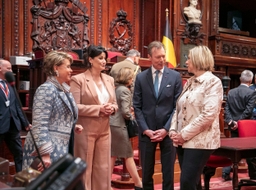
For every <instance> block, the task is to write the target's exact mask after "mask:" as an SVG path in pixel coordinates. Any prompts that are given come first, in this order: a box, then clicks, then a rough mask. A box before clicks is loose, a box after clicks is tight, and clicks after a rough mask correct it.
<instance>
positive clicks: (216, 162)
mask: <svg viewBox="0 0 256 190" xmlns="http://www.w3.org/2000/svg"><path fill="white" fill-rule="evenodd" d="M206 165H207V166H210V167H213V168H217V167H226V166H231V165H232V162H231V160H230V159H229V158H227V157H224V156H215V155H211V156H210V158H209V160H208V161H207V163H206Z"/></svg>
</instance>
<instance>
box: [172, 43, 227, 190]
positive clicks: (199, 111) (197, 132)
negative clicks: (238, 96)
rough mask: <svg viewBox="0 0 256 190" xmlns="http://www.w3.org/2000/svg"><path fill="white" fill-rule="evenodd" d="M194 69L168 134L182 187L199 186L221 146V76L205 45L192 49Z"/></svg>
mask: <svg viewBox="0 0 256 190" xmlns="http://www.w3.org/2000/svg"><path fill="white" fill-rule="evenodd" d="M186 64H187V66H188V72H190V73H193V74H194V76H192V77H191V78H190V79H188V81H187V83H186V84H185V86H184V89H183V91H182V93H181V95H180V97H179V99H178V100H177V105H176V112H175V113H174V116H173V119H172V123H171V128H170V131H169V136H170V138H171V139H172V140H173V143H174V146H176V147H177V148H176V150H177V154H178V159H179V164H180V168H181V177H180V190H196V185H197V183H198V181H199V180H200V176H201V173H202V170H203V167H204V166H205V164H206V162H207V160H208V159H209V157H210V155H211V154H212V152H213V151H214V150H215V149H217V148H218V147H219V146H220V129H219V113H220V109H221V104H222V98H223V89H222V83H221V80H220V79H219V78H218V77H216V76H215V75H213V74H212V72H211V71H212V70H213V67H214V59H213V56H212V53H211V51H210V50H209V49H208V47H206V46H196V47H194V48H193V49H191V50H190V51H189V56H188V60H187V61H186Z"/></svg>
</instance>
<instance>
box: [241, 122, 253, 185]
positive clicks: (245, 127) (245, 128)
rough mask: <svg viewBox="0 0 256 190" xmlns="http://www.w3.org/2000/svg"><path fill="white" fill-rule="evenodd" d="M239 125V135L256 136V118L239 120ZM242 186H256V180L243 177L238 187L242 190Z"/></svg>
mask: <svg viewBox="0 0 256 190" xmlns="http://www.w3.org/2000/svg"><path fill="white" fill-rule="evenodd" d="M237 125H238V134H239V137H256V120H249V119H248V120H239V121H238V122H237ZM252 143H255V142H252ZM254 167H255V166H254ZM242 186H256V180H251V179H241V180H240V182H239V184H238V189H239V190H240V189H241V187H242Z"/></svg>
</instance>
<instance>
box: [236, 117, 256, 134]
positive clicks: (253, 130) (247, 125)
mask: <svg viewBox="0 0 256 190" xmlns="http://www.w3.org/2000/svg"><path fill="white" fill-rule="evenodd" d="M237 125H238V134H239V137H256V120H251V119H248V120H246V119H245V120H239V121H238V122H237Z"/></svg>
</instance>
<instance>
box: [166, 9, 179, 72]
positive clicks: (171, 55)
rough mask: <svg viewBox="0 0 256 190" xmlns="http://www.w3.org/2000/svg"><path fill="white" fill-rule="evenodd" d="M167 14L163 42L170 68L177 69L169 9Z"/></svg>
mask: <svg viewBox="0 0 256 190" xmlns="http://www.w3.org/2000/svg"><path fill="white" fill-rule="evenodd" d="M165 14H166V20H165V31H164V35H163V40H162V42H163V44H164V46H165V50H166V62H167V63H168V67H169V68H175V67H176V65H177V63H176V57H175V51H174V46H173V43H172V35H171V28H170V24H169V17H168V16H169V9H168V8H166V9H165Z"/></svg>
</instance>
